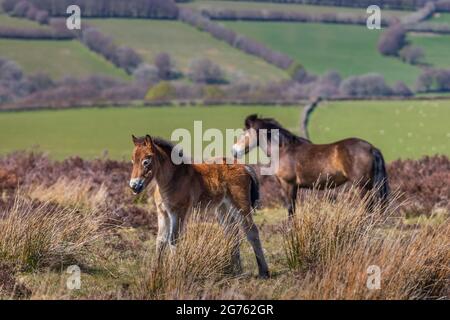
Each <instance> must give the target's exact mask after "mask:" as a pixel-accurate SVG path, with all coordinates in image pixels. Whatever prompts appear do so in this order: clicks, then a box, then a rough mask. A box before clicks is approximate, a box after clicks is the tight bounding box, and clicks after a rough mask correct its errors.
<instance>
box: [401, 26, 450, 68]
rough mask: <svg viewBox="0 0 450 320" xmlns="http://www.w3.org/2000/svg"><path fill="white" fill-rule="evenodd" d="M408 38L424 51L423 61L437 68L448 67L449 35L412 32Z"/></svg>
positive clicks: (449, 61)
mask: <svg viewBox="0 0 450 320" xmlns="http://www.w3.org/2000/svg"><path fill="white" fill-rule="evenodd" d="M408 40H409V41H410V42H411V43H412V44H413V45H415V46H418V47H421V48H422V49H423V50H424V51H425V59H424V60H425V62H426V63H427V64H430V65H432V66H433V67H437V68H448V67H450V58H449V52H450V35H438V34H429V33H427V34H423V33H413V34H409V35H408Z"/></svg>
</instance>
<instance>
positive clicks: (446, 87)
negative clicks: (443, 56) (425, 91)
mask: <svg viewBox="0 0 450 320" xmlns="http://www.w3.org/2000/svg"><path fill="white" fill-rule="evenodd" d="M436 84H437V90H438V91H445V92H447V91H450V69H439V70H436Z"/></svg>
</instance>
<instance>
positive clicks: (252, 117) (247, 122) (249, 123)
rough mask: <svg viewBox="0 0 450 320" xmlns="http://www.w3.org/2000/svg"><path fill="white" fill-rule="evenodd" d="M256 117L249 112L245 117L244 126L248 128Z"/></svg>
mask: <svg viewBox="0 0 450 320" xmlns="http://www.w3.org/2000/svg"><path fill="white" fill-rule="evenodd" d="M256 119H258V116H257V115H256V114H251V115H249V116H248V117H247V118H245V128H246V129H250V128H251V127H252V125H253V122H255V120H256Z"/></svg>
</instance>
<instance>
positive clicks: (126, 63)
mask: <svg viewBox="0 0 450 320" xmlns="http://www.w3.org/2000/svg"><path fill="white" fill-rule="evenodd" d="M113 61H114V63H115V64H116V65H117V66H118V67H119V68H122V69H124V70H125V71H127V72H128V73H129V74H131V73H132V72H133V71H134V70H135V69H136V68H137V67H138V66H139V65H140V64H141V63H142V59H141V57H140V56H139V55H138V54H137V53H136V52H135V51H134V50H133V49H131V48H130V47H125V46H122V47H119V48H117V49H116V51H115V53H114V59H113Z"/></svg>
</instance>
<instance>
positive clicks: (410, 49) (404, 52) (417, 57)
mask: <svg viewBox="0 0 450 320" xmlns="http://www.w3.org/2000/svg"><path fill="white" fill-rule="evenodd" d="M399 56H400V59H402V60H403V61H404V62H406V63H409V64H419V63H420V62H421V61H422V59H423V58H424V57H425V51H424V50H423V49H422V48H421V47H416V46H411V45H409V46H406V47H404V48H403V49H401V50H400V52H399Z"/></svg>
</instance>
